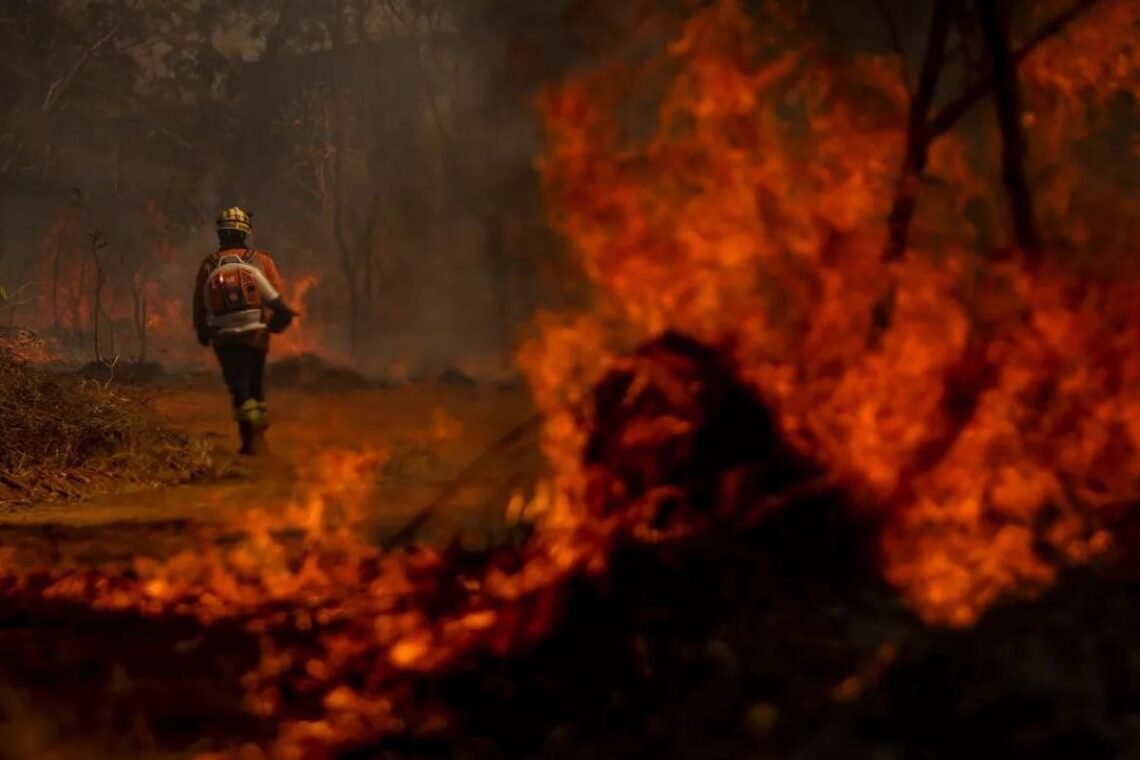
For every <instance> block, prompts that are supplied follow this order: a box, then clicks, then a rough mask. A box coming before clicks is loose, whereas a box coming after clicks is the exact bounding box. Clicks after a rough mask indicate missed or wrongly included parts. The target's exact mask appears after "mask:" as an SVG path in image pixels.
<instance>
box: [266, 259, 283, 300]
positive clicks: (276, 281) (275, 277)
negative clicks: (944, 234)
mask: <svg viewBox="0 0 1140 760" xmlns="http://www.w3.org/2000/svg"><path fill="white" fill-rule="evenodd" d="M261 267H262V269H264V270H265V277H266V279H268V280H269V284H270V285H272V286H273V289H274V290H276V291H277V292H278V293H283V292H284V291H285V283H284V282H282V280H281V273H280V272H278V271H277V262H275V261H274V260H273V257H272V256H270V255H269V254H268V253H266V252H265V251H261Z"/></svg>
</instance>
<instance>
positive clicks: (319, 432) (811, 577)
mask: <svg viewBox="0 0 1140 760" xmlns="http://www.w3.org/2000/svg"><path fill="white" fill-rule="evenodd" d="M155 404H156V407H157V408H158V410H159V411H160V413H162V414H163V415H164V416H166V417H167V418H168V419H170V420H172V421H173V422H175V423H176V424H177V425H179V426H181V427H183V428H184V429H187V430H188V431H190V432H193V433H195V434H197V435H202V436H206V437H209V438H211V439H212V440H214V441H216V443H217V445H218V447H219V450H220V451H221V452H225V451H226V450H227V449H228V447H229V446H231V445H232V442H231V441H230V431H229V421H228V420H227V419H226V414H225V411H226V410H225V409H224V400H223V399H221V397H220V395H219V393H218V390H217V389H215V388H212V387H200V388H199V387H193V388H180V389H166V390H165V391H163V393H162V394H161V395H160V396H159V397H158V398H157V399H156V401H155ZM275 408H276V409H280V410H281V411H280V412H279V413H278V415H277V418H276V422H275V427H274V429H273V430H272V435H273V443H274V458H273V459H271V460H269V461H267V462H263V463H260V464H259V465H258V466H257V467H254V468H252V469H247V471H246V473H245V477H244V479H241V480H237V481H234V482H230V483H224V484H218V485H212V486H196V487H190V488H182V489H171V491H169V492H164V493H161V494H135V495H131V496H129V497H123V498H120V499H115V498H104V499H99V500H96V501H93V502H89V503H84V504H73V505H62V504H60V505H46V506H41V507H38V508H29V509H27V510H25V511H22V512H18V513H12V514H10V515H8V516H6V517H5V518H4V520H3V524H2V525H0V539H2V540H3V542H4V544H6V545H13V544H16V545H21V546H23V547H25V548H28V547H30V548H31V549H32V550H34V551H38V552H40V553H42V554H44V555H45V556H49V555H50V554H52V553H53V552H59V551H66V552H67V553H69V554H75V553H81V554H84V555H86V556H87V558H89V559H93V560H99V559H106V558H113V557H116V556H123V555H130V554H136V553H152V554H160V555H161V554H165V553H168V552H173V551H175V550H177V549H178V548H180V547H183V546H185V542H186V541H187V540H189V539H190V537H192V536H193V535H194V534H195V533H196V532H198V531H201V530H208V529H209V526H210V525H212V524H213V523H214V521H216V520H218V519H219V515H221V514H223V513H227V512H232V511H234V510H241V509H245V508H247V507H248V506H251V505H255V504H258V503H263V502H264V501H265V500H271V499H274V498H283V497H286V496H287V495H288V494H289V493H290V492H291V489H292V478H293V477H294V476H295V472H296V470H297V468H298V467H300V466H302V465H303V464H304V462H305V461H307V460H308V459H310V458H311V457H313V456H315V455H316V453H318V452H319V451H320V450H322V449H324V448H328V447H330V446H336V445H341V446H344V445H349V446H360V445H366V444H375V445H384V446H389V447H391V449H392V452H393V455H392V458H391V459H390V460H389V462H388V463H387V464H386V465H385V466H384V467H383V468H382V469H381V471H380V472H379V473H378V483H379V486H380V495H379V496H378V497H377V501H376V504H377V507H376V509H377V515H376V518H377V526H378V527H377V530H378V531H379V532H380V533H381V534H383V533H384V532H385V531H386V530H393V529H395V528H396V527H398V526H399V525H401V524H402V523H403V521H405V520H406V519H407V518H408V517H409V516H410V515H411V514H413V513H414V511H415V510H414V508H413V507H411V506H408V505H420V504H423V503H425V502H426V501H427V500H430V499H431V498H433V496H434V494H437V493H438V492H439V490H440V489H441V488H443V487H445V486H446V485H447V483H448V482H449V479H450V477H451V476H452V475H454V474H455V473H457V472H459V471H461V470H462V469H463V468H464V467H465V465H466V464H467V463H468V462H470V461H471V460H472V459H473V458H474V457H476V456H477V455H478V454H479V453H480V452H481V451H483V450H484V449H485V448H486V447H487V445H489V443H490V442H492V441H494V440H495V439H496V438H498V437H499V436H500V435H501V434H502V432H503V431H504V429H506V428H509V427H511V426H513V425H514V424H515V423H516V422H517V421H518V420H520V419H525V417H526V416H527V415H528V414H529V411H528V409H527V405H526V402H525V399H523V398H521V397H520V396H519V395H517V394H514V393H512V392H507V391H503V390H501V389H490V388H471V387H458V386H454V385H431V386H422V387H415V388H403V389H370V390H366V391H358V392H356V393H355V394H340V395H337V396H335V397H333V396H329V395H322V396H321V397H319V398H318V397H316V396H315V395H312V394H308V393H306V392H303V391H283V392H280V393H278V394H275ZM437 408H441V409H442V410H443V412H441V413H439V415H437V412H436V409H437ZM204 410H210V411H204ZM440 415H442V416H440ZM440 420H442V422H441V421H440ZM448 421H451V422H453V423H459V424H458V427H457V426H455V425H451V424H447V422H448ZM504 421H509V422H506V423H504ZM457 431H458V432H457ZM508 465H509V466H508ZM535 467H537V464H536V462H535V460H533V459H531V460H527V459H526V457H524V456H521V455H520V451H518V450H516V451H512V452H507V453H506V454H505V459H504V461H502V462H500V463H499V464H498V465H495V466H491V467H489V469H490V470H491V471H493V472H494V471H496V470H499V471H498V472H496V474H495V475H494V476H493V477H491V476H489V477H488V480H487V482H485V483H484V484H483V488H482V489H478V488H476V489H474V490H473V491H472V492H469V493H467V494H465V495H463V496H457V497H456V501H455V503H451V504H448V505H447V510H446V511H445V514H444V515H442V516H441V517H440V518H439V519H438V520H437V521H436V522H435V523H434V524H433V525H430V526H429V529H428V531H427V532H428V533H429V534H430V533H432V531H435V532H436V533H437V534H438V535H441V536H442V535H445V534H450V533H454V532H456V531H458V530H463V529H466V530H467V532H468V534H470V536H471V538H470V541H469V544H470V545H472V546H475V547H477V546H478V544H479V543H480V542H481V541H484V540H493V534H494V533H495V530H494V529H495V527H496V526H495V525H494V524H493V523H494V521H495V520H496V519H497V515H498V513H497V512H496V511H495V509H494V506H493V504H494V499H496V498H498V497H499V496H500V495H501V493H502V492H503V491H504V490H505V491H509V489H510V488H511V487H514V486H516V485H518V484H520V483H523V482H525V480H526V477H527V473H526V470H528V469H533V468H535ZM464 500H466V501H464ZM499 503H501V502H499ZM844 514H845V513H844V512H843V511H842V510H840V509H839V508H838V504H837V503H836V502H834V501H830V500H828V499H827V498H821V499H820V500H817V501H816V502H814V503H804V504H800V505H797V508H796V509H795V510H792V511H789V512H787V513H784V514H781V515H778V516H776V517H774V518H772V519H770V520H769V521H768V522H766V523H764V524H762V525H760V526H758V527H756V528H754V529H752V530H749V531H747V532H745V533H739V532H734V533H732V534H725V535H716V534H712V535H709V536H707V537H706V538H705V539H704V540H702V541H700V542H698V543H695V544H690V545H687V546H686V547H685V548H684V549H683V550H682V549H677V550H671V551H668V552H661V551H657V550H647V549H645V548H637V547H628V548H627V549H625V550H624V551H623V552H622V553H621V554H620V555H619V559H618V564H617V566H616V567H615V570H614V572H613V573H611V574H610V575H609V576H608V579H607V581H606V582H605V584H604V585H598V584H596V583H586V582H582V583H580V585H579V586H578V587H576V588H575V589H574V590H573V592H572V593H571V595H570V603H569V606H568V609H567V613H566V615H565V618H564V619H563V620H562V622H561V625H560V626H559V627H558V628H557V629H556V633H555V635H554V636H552V637H551V638H550V639H548V640H547V641H546V642H545V643H543V644H542V645H540V646H538V647H536V648H535V649H533V650H531V651H527V652H519V653H517V654H516V656H514V657H512V658H510V659H509V660H481V661H479V662H477V663H471V665H470V667H469V668H468V669H467V670H466V671H465V672H460V673H458V674H453V675H450V676H448V677H446V678H440V679H435V680H429V681H424V682H423V683H422V684H421V685H420V687H419V688H420V689H421V690H422V696H423V698H424V701H425V703H426V702H429V701H432V702H434V701H442V703H443V704H446V705H448V706H449V707H450V708H451V710H452V711H453V712H454V714H455V715H456V720H455V722H454V723H453V724H452V727H451V728H450V729H449V730H448V731H446V732H445V733H444V734H442V735H440V736H437V737H435V738H434V739H432V740H426V739H421V740H412V739H404V740H401V741H399V742H392V743H387V744H382V745H378V746H369V747H359V748H355V749H354V750H353V751H351V752H346V753H345V754H344V755H343V756H344V757H345V758H349V757H352V758H371V757H392V758H434V757H440V758H442V757H470V758H484V757H485V758H513V757H535V758H616V757H658V758H661V757H670V758H741V757H757V758H767V757H778V758H782V757H795V758H864V757H865V758H895V757H897V758H911V757H914V758H925V757H954V758H956V757H962V756H965V755H970V754H974V755H978V756H982V757H989V756H997V757H1065V758H1072V757H1080V758H1100V757H1104V758H1109V757H1134V756H1140V647H1137V645H1136V644H1135V642H1136V641H1140V585H1138V580H1140V575H1137V574H1136V573H1135V572H1133V571H1132V569H1133V568H1134V567H1135V557H1136V555H1135V554H1132V553H1131V552H1130V551H1122V552H1119V553H1118V554H1117V555H1114V556H1113V557H1109V558H1106V559H1105V560H1104V561H1102V562H1100V563H1098V564H1097V565H1094V566H1090V567H1086V568H1073V569H1070V570H1068V571H1065V572H1064V573H1062V575H1061V578H1060V580H1059V582H1058V583H1057V584H1056V585H1055V586H1054V587H1053V588H1051V589H1050V590H1048V591H1047V592H1046V593H1045V594H1044V595H1043V596H1041V597H1040V598H1039V599H1037V600H1032V601H1008V602H1006V603H1003V604H1000V605H997V606H995V607H994V608H993V609H991V610H990V612H988V613H987V614H986V615H985V616H984V617H983V618H982V620H981V621H979V623H978V624H977V625H976V626H974V627H973V628H971V629H968V630H960V631H955V630H945V629H938V628H931V627H928V626H926V625H924V624H922V623H921V622H920V621H919V620H918V619H917V618H916V617H915V616H914V615H913V614H912V613H911V612H909V611H908V610H907V608H906V607H905V605H904V604H903V603H902V602H901V601H900V600H899V598H898V597H897V596H896V595H895V594H894V593H893V591H892V590H891V589H889V588H887V587H886V586H884V585H883V584H882V583H881V582H880V581H879V580H878V579H877V577H876V575H875V573H874V571H873V569H872V566H873V562H871V561H869V558H868V556H867V553H866V551H864V549H865V546H866V544H864V543H861V541H860V536H861V529H860V528H859V527H858V526H855V525H853V524H851V523H850V522H848V521H847V518H845V517H844ZM480 528H483V529H484V530H480ZM1133 533H1135V534H1136V535H1140V531H1125V532H1124V533H1123V534H1122V545H1123V546H1124V547H1125V549H1128V548H1129V547H1131V546H1133V545H1135V542H1134V541H1132V540H1131V538H1130V536H1132V534H1133ZM480 534H482V537H480ZM0 651H3V652H4V656H3V658H0V716H2V717H0V757H3V758H12V760H24V759H25V758H48V757H55V758H125V757H154V758H158V757H188V756H191V755H192V754H193V753H194V752H196V751H200V750H205V749H209V748H213V747H221V746H235V745H240V743H241V742H243V741H251V740H253V741H256V740H258V739H262V738H265V737H267V736H269V735H270V734H271V733H272V731H273V726H272V725H268V724H265V723H262V722H259V721H257V720H255V719H253V718H251V717H250V716H249V715H248V714H247V713H246V712H244V711H243V710H242V708H241V704H240V686H239V679H240V676H241V674H242V673H244V672H245V671H246V670H247V669H248V668H249V667H250V666H251V665H252V663H253V661H254V658H255V656H256V642H254V641H253V640H252V639H251V638H250V637H249V636H248V635H247V634H245V633H244V632H243V631H241V630H240V628H239V627H237V626H236V625H220V626H216V627H213V628H210V629H208V630H202V629H201V628H199V626H198V625H197V624H196V623H194V622H192V621H190V620H186V619H179V618H167V619H142V618H139V617H137V616H134V615H125V614H103V613H95V612H92V611H90V610H89V609H86V608H83V607H77V606H72V605H61V604H48V603H44V602H31V601H28V600H23V601H19V600H7V601H6V602H5V604H4V605H3V607H2V608H0Z"/></svg>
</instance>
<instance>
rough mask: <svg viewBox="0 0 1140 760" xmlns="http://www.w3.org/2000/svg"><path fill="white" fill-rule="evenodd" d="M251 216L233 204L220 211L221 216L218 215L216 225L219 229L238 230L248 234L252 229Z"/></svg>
mask: <svg viewBox="0 0 1140 760" xmlns="http://www.w3.org/2000/svg"><path fill="white" fill-rule="evenodd" d="M252 218H253V215H252V214H250V213H249V212H247V211H245V210H244V209H241V208H238V207H237V206H234V207H233V208H228V209H226V210H225V211H223V212H222V213H221V216H219V217H218V221H217V226H218V229H219V230H239V231H241V232H244V233H246V234H249V233H250V232H251V231H252V230H253V226H252V224H251V223H250V220H251V219H252Z"/></svg>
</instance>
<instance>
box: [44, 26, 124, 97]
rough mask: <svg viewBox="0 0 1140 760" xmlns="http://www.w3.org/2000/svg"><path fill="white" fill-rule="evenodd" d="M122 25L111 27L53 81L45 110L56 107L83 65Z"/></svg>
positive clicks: (48, 92)
mask: <svg viewBox="0 0 1140 760" xmlns="http://www.w3.org/2000/svg"><path fill="white" fill-rule="evenodd" d="M121 26H122V24H121V23H120V24H115V26H113V27H112V28H111V31H109V32H107V33H106V34H104V35H103V36H102V37H100V38H99V39H97V40H95V42H93V43H92V44H91V45H90V46H88V48H87V49H86V50H84V51H83V54H82V55H81V56H79V59H78V60H77V61H76V62H75V63H74V64H72V66H71V68H70V69H68V70H67V73H66V74H64V75H63V76H62V77H60V78H59V79H57V80H55V81H54V82H52V84H51V87H49V88H48V91H47V95H46V96H45V97H44V104H43V110H44V111H50V110H52V109H53V108H54V107H55V105H56V103H58V102H59V99H60V98H61V97H63V94H64V93H65V92H67V89H68V88H69V87H71V84H72V82H74V81H75V76H76V75H77V74H78V73H79V70H80V69H82V68H83V65H84V64H85V63H87V61H88V60H90V58H91V56H93V55H95V53H97V52H99V49H100V48H101V47H103V46H104V45H106V44H107V43H108V42H110V41H111V40H112V39H113V38H114V36H115V34H117V33H118V31H119V27H121Z"/></svg>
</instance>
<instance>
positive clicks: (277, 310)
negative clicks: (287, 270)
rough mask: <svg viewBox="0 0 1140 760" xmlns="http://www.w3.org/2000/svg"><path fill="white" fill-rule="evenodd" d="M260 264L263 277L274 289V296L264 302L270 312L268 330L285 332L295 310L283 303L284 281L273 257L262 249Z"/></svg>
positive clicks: (294, 314)
mask: <svg viewBox="0 0 1140 760" xmlns="http://www.w3.org/2000/svg"><path fill="white" fill-rule="evenodd" d="M261 266H262V268H263V269H264V270H265V279H267V280H269V284H270V285H271V286H272V288H273V290H275V291H276V297H275V298H274V299H273V300H271V301H270V302H269V303H267V304H266V306H268V307H269V310H270V312H272V313H271V314H270V315H269V331H270V332H272V333H282V332H285V331H286V330H288V329H289V325H291V324H292V323H293V317H294V316H296V312H295V311H293V309H291V308H290V307H289V305H288V304H286V303H285V300H284V297H283V292H284V290H285V283H284V282H283V281H282V280H281V273H280V272H278V271H277V264H276V263H275V262H274V261H273V257H271V256H270V255H269V254H268V253H265V252H264V251H262V253H261Z"/></svg>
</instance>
